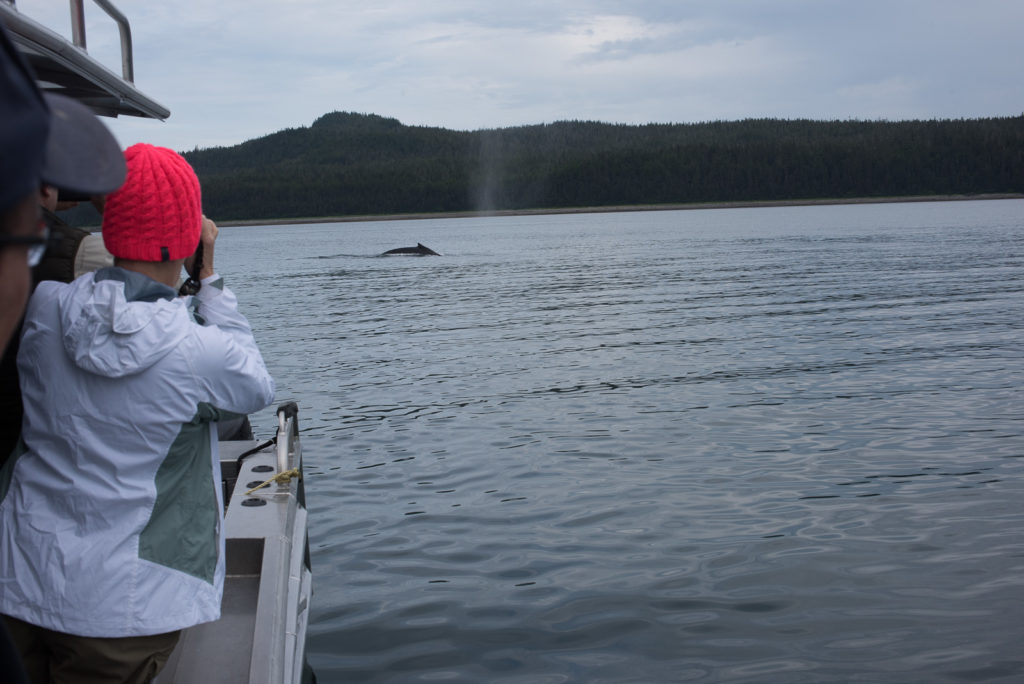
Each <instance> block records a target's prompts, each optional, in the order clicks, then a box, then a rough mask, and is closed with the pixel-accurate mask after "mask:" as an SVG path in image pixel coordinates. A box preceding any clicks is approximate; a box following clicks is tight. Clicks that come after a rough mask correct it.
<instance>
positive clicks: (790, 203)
mask: <svg viewBox="0 0 1024 684" xmlns="http://www.w3.org/2000/svg"><path fill="white" fill-rule="evenodd" d="M999 199H1024V194H1020V193H990V194H982V195H915V196H911V197H857V198H847V199H803V200H761V201H750V202H692V203H688V204H638V205H624V206H607V207H565V208H551V209H501V210H495V211H450V212H436V213H427V212H422V213H409V214H366V215H359V216H320V217H308V218H287V219H258V220H246V221H217V224H218V225H220V226H288V225H297V224H309V223H356V222H370V221H412V220H423V219H444V218H480V217H484V216H541V215H549V214H551V215H556V214H607V213H615V212H628V211H679V210H689V209H755V208H762V207H807V206H826V205H834V204H898V203H901V202H967V201H974V200H999Z"/></svg>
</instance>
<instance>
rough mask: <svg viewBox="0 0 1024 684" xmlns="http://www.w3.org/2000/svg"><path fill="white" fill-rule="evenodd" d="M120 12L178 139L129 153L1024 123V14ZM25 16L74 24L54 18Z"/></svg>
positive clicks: (576, 6) (465, 6) (98, 48)
mask: <svg viewBox="0 0 1024 684" xmlns="http://www.w3.org/2000/svg"><path fill="white" fill-rule="evenodd" d="M117 4H118V6H119V7H120V8H121V9H122V11H123V12H124V13H125V14H126V15H127V16H128V17H129V19H130V20H131V21H132V28H133V33H134V35H135V44H136V80H137V82H138V84H139V86H140V88H141V89H143V90H144V91H145V92H147V93H148V94H150V95H151V96H152V97H154V98H155V99H157V100H158V101H160V102H162V103H163V104H165V105H167V106H168V107H169V108H170V109H171V111H172V116H171V119H170V120H169V121H168V122H167V123H165V124H155V123H154V122H151V121H133V120H127V119H126V120H118V121H116V122H113V124H112V127H113V128H114V130H115V133H116V134H117V135H118V136H119V138H120V139H121V141H122V143H124V144H130V143H131V142H134V141H135V140H147V141H150V142H156V143H157V144H165V145H168V146H171V147H175V148H177V149H191V148H192V147H194V146H201V147H205V146H212V145H231V144H236V143H238V142H241V141H243V140H246V139H250V138H253V137H257V136H260V135H264V134H268V133H271V132H274V131H276V130H280V129H282V128H286V127H295V126H305V125H309V124H310V123H311V122H312V121H313V120H314V119H316V118H317V117H318V116H320V115H322V114H324V113H326V112H329V111H333V110H349V111H357V112H370V113H377V114H382V115H385V116H392V117H396V118H398V119H399V120H401V121H403V122H404V123H408V124H417V125H431V126H443V127H448V128H459V129H478V128H493V127H502V126H511V125H519V124H531V123H543V122H549V121H553V120H557V119H596V120H604V121H614V122H621V123H646V122H652V121H657V122H679V121H702V120H715V119H739V118H747V117H782V118H890V119H895V118H934V117H974V116H998V115H1012V114H1019V113H1020V112H1021V111H1022V109H1024V104H1022V101H1024V85H1022V80H1021V79H1020V77H1019V74H1018V73H1017V72H1018V70H1019V65H1020V64H1021V63H1024V49H1022V48H1021V41H1020V40H1019V39H1018V37H1017V35H1016V33H1017V31H1018V27H1019V26H1021V25H1024V3H1020V2H1019V1H1018V0H977V1H976V2H972V3H964V2H962V1H960V0H956V1H953V0H884V1H882V0H863V1H862V2H858V3H850V2H840V1H838V0H772V1H771V2H767V1H755V0H715V1H713V2H712V1H710V0H543V1H542V0H521V1H520V2H516V3H510V2H506V1H505V0H434V1H433V2H429V3H426V2H422V0H378V2H375V3H355V2H338V1H337V0H290V1H287V2H282V1H276V2H271V1H270V0H218V1H217V2H206V1H205V0H177V2H174V3H154V2H150V1H149V0H117ZM86 6H87V14H88V15H89V16H91V15H93V14H98V13H97V12H96V11H95V10H96V8H95V7H94V6H92V5H91V4H90V3H86ZM18 7H19V9H20V10H21V11H24V12H26V13H29V12H40V13H43V14H46V15H47V16H49V17H50V18H51V19H54V20H55V18H56V17H59V16H60V15H61V14H62V13H66V12H67V8H66V5H65V6H61V5H60V3H56V4H54V3H52V2H50V0H19V2H18ZM61 7H62V8H63V9H61ZM102 19H104V17H102V14H99V16H98V17H95V18H94V19H90V26H89V34H90V51H92V52H94V54H97V55H102V56H103V57H104V58H105V59H107V60H109V61H108V62H107V63H110V61H113V63H114V64H117V63H118V60H119V57H118V56H117V53H116V46H117V35H116V30H111V29H110V27H109V26H107V27H106V28H104V27H103V26H102V24H103V21H101V20H102ZM94 23H95V27H94ZM108 23H109V22H108Z"/></svg>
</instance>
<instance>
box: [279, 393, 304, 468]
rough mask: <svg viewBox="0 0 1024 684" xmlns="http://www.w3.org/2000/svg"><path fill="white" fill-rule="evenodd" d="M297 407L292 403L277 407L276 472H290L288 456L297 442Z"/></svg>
mask: <svg viewBox="0 0 1024 684" xmlns="http://www.w3.org/2000/svg"><path fill="white" fill-rule="evenodd" d="M298 413H299V407H298V405H296V403H295V402H294V401H290V402H288V403H285V404H281V405H280V406H278V407H277V472H278V473H283V472H285V471H286V470H290V467H289V466H290V464H289V463H288V461H289V455H290V454H291V452H292V451H293V449H294V448H295V445H296V443H297V442H298V440H299V422H298V421H299V419H298Z"/></svg>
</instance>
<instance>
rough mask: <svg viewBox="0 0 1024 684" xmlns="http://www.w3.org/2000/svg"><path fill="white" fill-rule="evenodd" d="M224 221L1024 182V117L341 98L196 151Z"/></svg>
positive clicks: (191, 155)
mask: <svg viewBox="0 0 1024 684" xmlns="http://www.w3.org/2000/svg"><path fill="white" fill-rule="evenodd" d="M185 156H186V158H187V159H188V160H189V161H190V162H191V163H192V165H193V166H194V167H195V169H196V172H197V173H198V175H199V178H200V180H201V181H202V184H203V204H204V208H205V210H206V212H207V214H209V215H210V216H215V217H217V218H219V219H221V220H231V219H236V220H237V219H268V220H269V219H281V218H294V217H318V216H343V215H365V214H392V213H418V212H448V211H480V210H499V209H536V208H562V207H583V206H617V205H639V204H644V205H648V204H663V203H687V202H715V201H754V200H788V199H815V198H829V199H833V198H850V197H882V196H885V197H890V196H909V195H941V194H974V193H1004V192H1015V193H1020V192H1024V116H1020V117H1010V118H992V119H971V120H943V121H901V122H885V121H829V122H823V121H783V120H774V119H758V120H747V121H737V122H712V123H701V124H650V125H645V126H628V125H614V124H604V123H595V122H580V121H571V122H558V123H553V124H546V125H537V126H523V127H516V128H504V129H496V130H483V131H471V132H466V131H451V130H446V129H441V128H426V127H417V126H405V125H403V124H401V123H400V122H398V121H396V120H395V119H387V118H383V117H380V116H374V115H364V114H352V113H343V112H334V113H331V114H327V115H325V116H323V117H321V118H320V119H318V120H317V121H315V122H314V123H313V125H312V126H310V127H308V128H297V129H288V130H284V131H280V132H278V133H274V134H271V135H268V136H266V137H263V138H259V139H256V140H251V141H248V142H245V143H242V144H241V145H237V146H235V147H230V148H214V149H205V150H194V151H192V152H188V153H186V154H185Z"/></svg>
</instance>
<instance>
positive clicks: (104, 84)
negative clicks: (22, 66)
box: [0, 0, 170, 119]
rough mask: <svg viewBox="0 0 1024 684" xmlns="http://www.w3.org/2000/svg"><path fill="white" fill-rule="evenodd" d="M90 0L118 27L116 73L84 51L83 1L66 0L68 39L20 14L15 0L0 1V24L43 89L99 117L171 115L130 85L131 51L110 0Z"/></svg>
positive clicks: (124, 23) (127, 29)
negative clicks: (5, 29) (70, 99)
mask: <svg viewBox="0 0 1024 684" xmlns="http://www.w3.org/2000/svg"><path fill="white" fill-rule="evenodd" d="M90 2H92V4H94V5H95V6H96V7H97V8H99V9H100V10H102V11H103V13H104V14H106V15H107V16H108V17H110V19H112V20H113V22H114V23H115V24H116V25H117V29H118V33H119V35H120V41H121V46H120V51H121V55H120V56H121V74H120V76H119V75H118V74H117V73H115V72H113V71H111V70H109V69H108V68H107V67H105V66H104V65H103V64H101V63H100V62H98V61H97V60H96V59H94V58H93V57H92V56H90V55H89V52H88V49H87V41H86V35H85V26H86V22H85V14H86V12H85V0H69V7H70V12H71V38H70V40H69V39H68V38H67V37H66V36H62V35H60V34H58V33H55V32H54V31H52V30H51V29H49V28H47V27H45V26H43V25H42V24H40V23H38V22H36V21H35V20H33V19H31V18H30V17H27V16H25V15H24V14H22V13H21V12H19V11H18V9H17V4H16V2H15V0H0V22H2V23H3V24H4V25H5V27H6V28H7V30H8V31H9V32H10V33H11V36H12V38H13V39H14V42H15V43H16V44H17V45H18V46H19V48H20V49H21V51H22V52H23V53H24V54H25V56H26V58H27V59H28V60H29V63H30V64H31V65H32V67H33V69H35V71H36V75H37V76H38V80H39V81H40V86H41V87H42V88H43V89H44V90H48V91H52V92H57V93H61V94H65V95H68V96H69V97H72V98H74V99H76V100H79V101H81V102H83V103H84V104H86V105H88V106H90V107H92V108H93V110H94V111H96V113H97V114H102V115H104V116H118V115H121V114H127V115H131V116H142V117H148V118H154V119H166V118H167V117H168V116H169V115H170V112H169V111H168V110H167V108H166V107H164V106H163V105H161V104H159V103H157V102H155V101H153V100H152V99H150V98H149V97H147V96H145V95H143V94H142V93H141V92H139V91H138V90H137V89H136V88H135V54H134V50H133V47H132V30H131V25H130V24H129V23H128V18H127V17H125V15H124V14H122V13H121V11H120V10H118V9H117V7H115V6H114V4H113V3H112V2H110V1H109V0H90Z"/></svg>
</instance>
